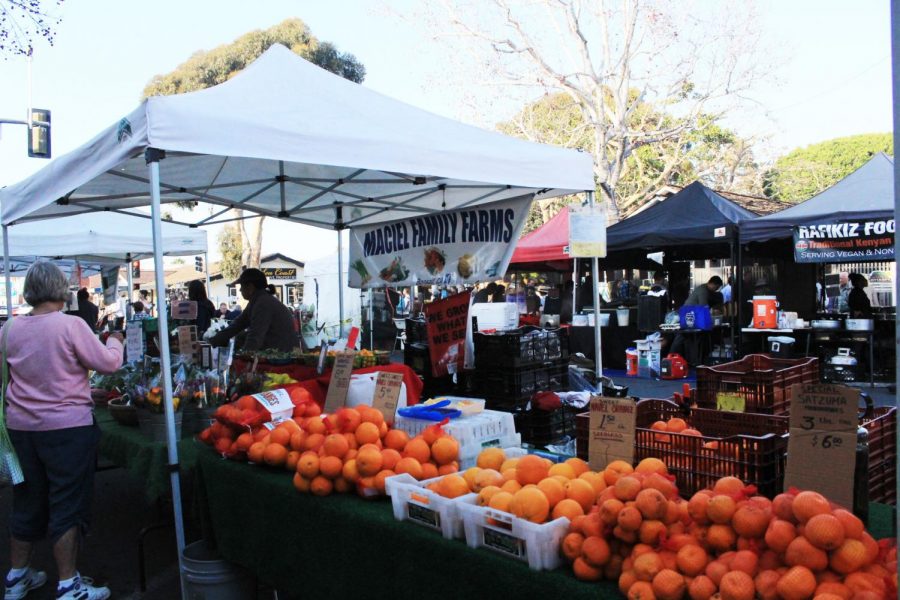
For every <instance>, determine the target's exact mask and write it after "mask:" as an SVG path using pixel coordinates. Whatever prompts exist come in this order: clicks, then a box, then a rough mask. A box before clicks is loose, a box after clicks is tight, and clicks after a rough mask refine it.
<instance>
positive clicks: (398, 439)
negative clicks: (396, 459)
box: [384, 429, 409, 452]
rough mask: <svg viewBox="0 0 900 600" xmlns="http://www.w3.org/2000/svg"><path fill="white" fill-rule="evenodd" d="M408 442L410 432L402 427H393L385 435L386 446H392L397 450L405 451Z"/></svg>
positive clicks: (391, 447)
mask: <svg viewBox="0 0 900 600" xmlns="http://www.w3.org/2000/svg"><path fill="white" fill-rule="evenodd" d="M407 442H409V434H408V433H406V432H405V431H403V430H402V429H391V430H390V431H388V432H387V434H386V435H385V436H384V446H385V448H390V449H392V450H396V451H397V452H403V450H404V448H406V443H407Z"/></svg>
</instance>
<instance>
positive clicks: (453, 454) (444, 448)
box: [431, 435, 459, 465]
mask: <svg viewBox="0 0 900 600" xmlns="http://www.w3.org/2000/svg"><path fill="white" fill-rule="evenodd" d="M431 456H432V457H433V458H434V462H436V463H437V464H439V465H446V464H450V463H452V462H453V461H454V460H456V459H457V458H459V442H457V441H456V440H455V439H454V438H452V437H450V436H449V435H447V436H444V437H441V438H438V439H437V440H435V442H434V443H433V444H432V445H431Z"/></svg>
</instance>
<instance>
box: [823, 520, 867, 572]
mask: <svg viewBox="0 0 900 600" xmlns="http://www.w3.org/2000/svg"><path fill="white" fill-rule="evenodd" d="M814 518H815V517H814ZM811 522H812V520H810V523H811ZM867 562H868V553H867V551H866V546H865V544H863V543H862V542H861V541H859V540H854V539H848V540H844V541H843V543H842V544H841V545H840V546H839V547H838V548H837V549H836V550H835V551H834V552H832V553H831V560H830V561H829V565H830V566H831V568H832V569H833V570H834V571H837V572H838V573H843V574H845V575H846V574H848V573H852V572H853V571H858V570H860V569H862V568H863V567H864V566H865V564H866V563H867Z"/></svg>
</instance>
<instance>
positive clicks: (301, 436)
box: [290, 431, 308, 452]
mask: <svg viewBox="0 0 900 600" xmlns="http://www.w3.org/2000/svg"><path fill="white" fill-rule="evenodd" d="M307 435H308V434H307V433H306V432H305V431H297V432H294V433H293V434H292V435H291V442H290V443H291V450H297V451H298V452H302V451H303V450H305V449H306V447H305V445H304V444H305V442H306V436H307Z"/></svg>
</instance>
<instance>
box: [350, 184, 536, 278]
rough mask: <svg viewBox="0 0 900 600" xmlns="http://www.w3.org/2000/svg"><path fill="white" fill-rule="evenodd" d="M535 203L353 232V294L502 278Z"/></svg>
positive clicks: (469, 210) (481, 208) (525, 199)
mask: <svg viewBox="0 0 900 600" xmlns="http://www.w3.org/2000/svg"><path fill="white" fill-rule="evenodd" d="M530 206H531V197H530V196H526V197H522V198H515V199H513V200H503V201H501V202H493V203H491V204H485V205H483V206H479V207H477V208H467V209H462V210H453V211H444V212H440V213H434V214H429V215H424V216H421V217H412V218H408V219H403V220H400V221H392V222H390V223H382V224H380V225H370V226H365V227H353V228H351V229H350V269H349V279H350V287H352V288H364V289H365V288H379V287H385V286H398V287H399V286H409V285H414V284H418V285H462V284H467V283H478V282H482V281H494V280H496V279H499V278H501V277H503V274H504V273H505V272H506V267H507V266H509V259H510V258H512V254H513V251H514V250H515V247H516V240H518V239H519V234H520V233H521V232H522V227H523V226H524V225H525V217H526V216H527V215H528V208H529V207H530Z"/></svg>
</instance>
